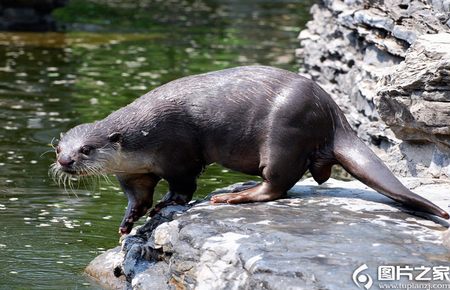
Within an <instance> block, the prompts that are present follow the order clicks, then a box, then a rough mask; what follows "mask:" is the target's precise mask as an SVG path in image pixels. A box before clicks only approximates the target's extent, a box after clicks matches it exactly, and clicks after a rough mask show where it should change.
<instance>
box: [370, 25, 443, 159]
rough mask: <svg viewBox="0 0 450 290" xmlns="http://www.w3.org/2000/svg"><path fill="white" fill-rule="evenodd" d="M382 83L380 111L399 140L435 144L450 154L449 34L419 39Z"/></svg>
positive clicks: (384, 77)
mask: <svg viewBox="0 0 450 290" xmlns="http://www.w3.org/2000/svg"><path fill="white" fill-rule="evenodd" d="M380 84H381V86H380V87H379V89H378V90H379V92H378V94H379V95H380V96H381V98H380V101H379V104H378V106H379V107H378V112H379V113H380V116H381V118H382V119H383V121H385V122H386V124H387V125H389V126H390V127H391V129H392V130H393V131H394V133H395V134H396V136H397V137H398V138H400V139H402V140H406V141H427V142H432V143H434V144H436V145H437V146H438V147H439V148H440V149H441V150H442V151H444V152H445V151H447V152H450V103H449V101H450V99H448V96H449V93H450V34H449V33H441V34H429V35H423V36H421V37H419V39H418V40H417V41H416V42H415V43H414V45H413V46H411V48H410V50H409V53H408V55H407V56H406V58H405V61H404V62H402V63H400V64H399V65H397V66H395V67H394V68H393V69H392V70H390V71H388V72H386V74H385V75H384V76H383V77H382V78H381V80H380ZM424 93H426V94H425V96H426V99H425V97H422V94H424Z"/></svg>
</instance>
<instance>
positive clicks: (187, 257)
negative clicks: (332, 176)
mask: <svg viewBox="0 0 450 290" xmlns="http://www.w3.org/2000/svg"><path fill="white" fill-rule="evenodd" d="M405 183H406V185H407V186H409V187H410V188H414V190H415V191H416V192H417V193H419V194H421V195H423V196H425V197H427V198H429V199H431V200H432V201H434V202H435V203H437V204H438V205H440V206H442V207H443V208H448V205H449V203H450V196H448V195H447V194H446V193H445V189H447V188H448V187H449V185H450V184H449V183H445V182H443V181H435V180H434V181H433V180H429V179H428V180H425V179H409V180H406V182H405ZM233 188H234V186H232V187H229V188H227V189H225V190H221V191H219V192H226V191H231V190H232V189H233ZM427 217H429V218H430V219H425V218H422V217H418V216H414V215H412V214H411V213H410V212H407V211H405V210H404V208H401V207H398V204H397V203H395V202H393V201H392V200H390V199H388V198H386V197H384V196H382V195H380V194H379V193H376V192H374V191H372V190H370V189H368V188H367V187H365V186H364V185H362V184H361V183H359V182H357V181H353V182H343V181H336V180H330V181H329V182H327V183H325V184H324V185H322V186H317V185H316V183H315V182H314V181H313V180H312V179H307V180H304V181H302V182H299V183H298V184H297V185H295V186H294V187H293V188H292V190H291V191H290V192H289V197H288V198H285V199H280V200H277V201H273V202H266V203H254V204H243V205H214V206H213V205H210V204H209V203H208V202H207V201H203V202H197V203H195V204H194V205H190V206H186V207H182V206H177V207H174V206H172V207H167V208H165V209H163V211H162V212H161V214H159V215H157V216H156V217H154V218H152V219H151V220H149V221H148V222H147V223H146V224H145V225H144V226H143V227H141V228H140V229H138V230H137V231H136V232H135V234H134V235H129V236H128V237H126V238H125V239H124V240H123V241H122V251H121V252H120V253H116V254H115V255H113V254H112V253H111V252H108V253H106V254H103V255H101V256H99V257H98V258H97V259H95V260H94V261H93V262H92V263H91V265H90V266H89V267H88V270H87V271H88V273H89V274H90V275H91V276H96V277H102V276H103V277H104V276H106V275H110V276H111V273H113V272H114V273H115V274H116V275H117V276H120V277H123V276H125V277H126V281H127V282H122V283H123V284H122V285H123V286H126V287H128V288H129V289H131V288H132V289H310V290H315V289H336V290H337V289H339V290H341V289H353V288H355V289H356V288H357V287H356V286H355V285H354V282H353V280H352V274H353V272H354V270H355V269H357V268H358V267H359V266H361V265H364V264H366V266H367V267H368V269H367V270H366V272H365V273H367V274H368V275H370V276H371V277H372V278H373V279H374V282H375V279H376V277H377V267H378V266H380V265H410V266H412V267H416V266H417V267H419V266H422V265H425V266H430V265H431V266H440V265H443V266H446V265H448V257H449V255H450V250H449V249H448V248H446V247H445V246H444V245H443V243H444V241H445V243H448V241H447V240H446V239H448V237H447V236H448V233H446V232H445V231H446V227H448V223H447V222H446V221H443V220H441V219H439V218H436V217H430V216H428V215H427ZM117 258H119V259H120V260H121V261H122V262H121V263H120V265H119V266H118V267H117V262H116V261H117ZM108 261H110V262H108ZM108 264H109V266H107V267H105V266H103V265H108ZM96 265H100V266H96ZM110 276H109V277H110ZM105 280H106V283H105ZM117 281H120V280H118V279H112V278H109V279H104V281H103V285H104V286H105V287H108V288H114V289H116V288H117V287H118V286H117V284H113V283H116V282H117ZM435 283H439V284H448V283H450V281H431V282H430V284H435ZM374 289H377V288H376V287H375V288H374Z"/></svg>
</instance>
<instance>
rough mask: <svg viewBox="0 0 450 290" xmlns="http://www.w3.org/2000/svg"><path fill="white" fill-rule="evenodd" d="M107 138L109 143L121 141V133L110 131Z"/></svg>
mask: <svg viewBox="0 0 450 290" xmlns="http://www.w3.org/2000/svg"><path fill="white" fill-rule="evenodd" d="M108 140H109V142H111V143H120V142H121V141H122V134H120V133H119V132H114V133H111V134H110V135H109V136H108Z"/></svg>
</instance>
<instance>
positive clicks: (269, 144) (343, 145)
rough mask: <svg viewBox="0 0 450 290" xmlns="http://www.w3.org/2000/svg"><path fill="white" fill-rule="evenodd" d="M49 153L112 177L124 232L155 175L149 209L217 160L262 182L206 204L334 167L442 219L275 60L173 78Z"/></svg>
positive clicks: (278, 187)
mask: <svg viewBox="0 0 450 290" xmlns="http://www.w3.org/2000/svg"><path fill="white" fill-rule="evenodd" d="M56 154H57V160H56V162H55V164H54V165H53V170H54V172H55V174H56V175H57V176H61V175H79V176H80V175H95V174H115V175H116V177H117V179H118V181H119V183H120V185H121V187H122V189H123V191H124V192H125V194H126V196H127V197H128V207H127V209H126V212H125V216H124V218H123V221H122V223H121V225H120V228H119V232H120V233H121V234H128V233H129V232H130V231H131V229H132V227H133V223H134V222H135V221H137V220H138V219H139V218H140V217H142V216H143V215H145V214H146V213H147V211H148V210H150V208H151V207H152V200H153V192H154V188H155V186H156V184H157V183H158V182H159V181H160V180H161V179H165V180H166V181H168V183H169V192H168V193H167V194H166V195H165V196H164V198H163V199H162V200H161V201H160V202H159V203H158V204H157V205H156V206H155V207H154V209H153V210H152V211H151V213H150V215H153V214H154V213H155V212H157V211H158V210H160V209H161V208H163V207H164V206H167V205H169V204H185V203H187V202H189V201H190V200H191V199H192V195H193V193H194V192H195V190H196V187H197V185H196V180H197V177H198V176H199V175H200V174H201V172H202V171H203V170H204V168H205V167H206V166H207V165H209V164H211V163H214V162H216V163H218V164H221V165H223V166H224V167H226V168H229V169H231V170H236V171H240V172H243V173H246V174H250V175H258V176H260V177H261V178H262V182H261V183H259V184H258V185H256V186H253V187H250V188H245V189H243V190H242V191H240V192H233V193H227V194H220V195H216V196H213V197H212V198H211V202H212V203H229V204H238V203H247V202H257V201H270V200H274V199H278V198H280V197H283V196H284V195H285V194H286V192H287V191H288V190H289V189H290V188H291V187H292V186H293V185H294V184H295V183H296V182H297V181H298V180H299V179H300V178H301V177H302V176H303V175H304V174H305V172H306V171H307V170H309V172H310V173H311V174H312V177H313V178H314V180H315V181H317V182H318V183H319V184H321V183H323V182H325V181H326V180H327V179H328V178H329V177H330V174H331V167H332V166H333V165H335V164H340V165H341V166H342V167H343V168H344V169H345V170H346V171H348V172H349V173H350V174H351V175H353V176H354V177H355V178H357V179H359V180H360V181H361V182H363V183H364V184H366V185H368V186H369V187H371V188H373V189H374V190H376V191H378V192H380V193H381V194H384V195H386V196H387V197H390V198H391V199H393V200H395V201H398V202H400V203H402V204H403V205H405V206H407V207H409V208H411V209H414V210H418V211H423V212H427V213H431V214H434V215H437V216H439V217H442V218H445V219H448V218H449V214H448V213H447V212H446V211H444V210H443V209H441V208H439V207H438V206H436V205H435V204H433V203H432V202H430V201H428V200H426V199H424V198H422V197H421V196H419V195H417V194H415V193H413V192H411V191H410V190H409V189H407V188H406V187H405V186H403V185H402V184H401V183H400V181H399V180H398V179H397V178H396V177H395V176H394V175H393V174H392V172H391V171H390V170H389V169H388V168H387V167H386V165H384V164H383V162H382V161H381V160H380V159H379V158H378V157H377V156H376V155H375V154H374V153H373V152H372V151H371V150H370V149H369V148H368V147H367V146H366V145H365V144H364V143H363V142H362V141H361V140H360V139H359V138H358V137H357V136H356V134H355V132H354V131H353V130H352V129H351V127H350V125H349V124H348V122H347V120H346V118H345V116H344V114H343V113H342V111H341V110H340V108H339V107H338V106H337V104H336V103H335V102H334V101H333V100H332V98H331V97H330V96H329V95H328V94H327V93H326V92H325V91H324V90H323V89H322V88H321V87H320V86H319V85H318V84H316V83H315V82H314V81H312V80H309V79H307V78H304V77H302V76H300V75H298V74H296V73H293V72H289V71H286V70H282V69H278V68H273V67H266V66H243V67H236V68H230V69H225V70H220V71H215V72H210V73H205V74H199V75H193V76H188V77H184V78H180V79H177V80H174V81H171V82H169V83H167V84H165V85H162V86H160V87H158V88H155V89H154V90H152V91H150V92H148V93H147V94H145V95H143V96H141V97H140V98H138V99H136V100H135V101H134V102H132V103H131V104H129V105H127V106H125V107H123V108H121V109H119V110H117V111H115V112H113V113H111V114H110V115H109V116H107V117H106V118H105V119H103V120H100V121H96V122H94V123H90V124H82V125H79V126H76V127H74V128H73V129H71V130H69V131H68V132H67V133H66V134H65V135H63V137H62V138H61V140H60V141H59V144H58V146H57V147H56Z"/></svg>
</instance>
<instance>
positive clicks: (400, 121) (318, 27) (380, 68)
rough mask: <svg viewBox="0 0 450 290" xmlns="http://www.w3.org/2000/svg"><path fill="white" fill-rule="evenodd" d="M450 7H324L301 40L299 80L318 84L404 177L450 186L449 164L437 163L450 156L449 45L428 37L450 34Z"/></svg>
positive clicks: (439, 2) (332, 1)
mask: <svg viewBox="0 0 450 290" xmlns="http://www.w3.org/2000/svg"><path fill="white" fill-rule="evenodd" d="M448 3H449V0H435V1H429V3H427V2H422V1H418V0H385V1H369V0H362V1H342V0H326V1H325V0H322V1H321V2H319V4H317V5H314V6H313V7H312V9H311V14H312V17H313V19H312V20H311V21H309V22H308V23H307V29H305V30H303V31H302V32H301V33H300V35H299V40H300V44H301V47H302V48H301V50H299V53H298V54H297V56H298V57H299V58H301V59H302V60H301V62H302V63H303V64H304V66H303V67H302V68H301V69H300V73H301V74H303V75H306V74H308V75H309V76H310V77H311V78H312V79H314V80H316V81H317V82H319V83H320V84H321V85H322V87H324V89H325V90H326V91H328V92H329V93H330V94H331V95H332V97H333V99H334V100H335V101H336V103H337V104H338V105H339V106H340V107H341V108H342V109H343V111H344V112H345V113H346V116H347V118H348V119H349V122H350V124H351V125H352V127H353V128H354V129H355V130H356V131H357V133H358V136H360V137H361V138H362V139H363V140H364V141H365V142H366V143H367V144H369V146H371V147H372V149H374V150H375V151H376V152H377V153H378V154H379V155H380V156H381V157H382V158H383V160H384V161H385V162H386V163H388V164H389V165H390V167H391V169H393V170H394V171H395V173H396V174H400V175H403V176H419V177H437V178H450V174H449V172H450V168H449V167H448V165H445V164H447V163H446V162H443V163H440V164H443V166H445V167H441V168H439V167H438V166H439V165H438V163H434V162H433V161H432V160H433V156H441V155H450V151H449V150H448V149H447V147H448V146H447V144H448V142H449V137H450V135H449V133H448V132H449V131H448V124H450V123H449V121H448V116H449V115H448V114H449V109H448V108H449V107H448V103H449V101H448V100H449V96H450V90H449V89H448V84H449V83H450V79H449V75H450V74H449V72H448V59H449V57H448V55H447V54H445V53H444V51H449V47H448V44H446V41H447V40H446V37H440V36H434V37H433V36H428V35H434V34H437V33H439V34H440V35H442V33H445V32H447V33H448V32H450V30H449V26H450V20H449V18H450V14H449V12H448V11H447V10H446V9H447V7H448ZM440 15H445V17H444V18H442V17H441V16H440ZM447 22H448V23H447ZM446 23H447V24H448V25H449V26H447V24H446ZM416 42H418V44H416ZM422 50H423V51H422ZM421 51H422V53H421ZM433 72H434V73H433ZM391 82H392V83H391ZM380 117H381V119H380ZM405 148H408V150H405ZM406 153H407V154H411V155H409V156H407V155H405V154H406ZM418 154H429V155H428V156H423V155H421V156H418ZM417 162H425V163H417Z"/></svg>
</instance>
